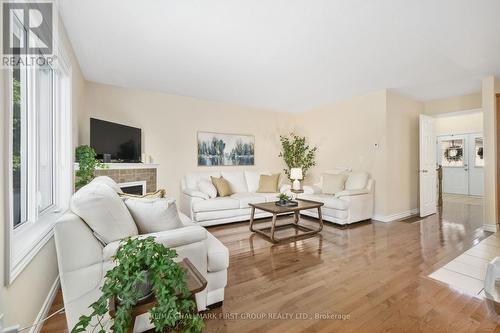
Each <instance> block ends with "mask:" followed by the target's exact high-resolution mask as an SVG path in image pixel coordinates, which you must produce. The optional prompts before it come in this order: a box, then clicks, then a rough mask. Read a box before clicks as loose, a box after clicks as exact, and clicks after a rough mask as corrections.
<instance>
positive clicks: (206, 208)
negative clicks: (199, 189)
mask: <svg viewBox="0 0 500 333" xmlns="http://www.w3.org/2000/svg"><path fill="white" fill-rule="evenodd" d="M238 208H240V202H239V201H238V200H236V199H232V198H230V197H217V198H214V199H208V200H202V201H197V202H194V203H193V212H195V213H197V212H211V211H217V210H226V209H238Z"/></svg>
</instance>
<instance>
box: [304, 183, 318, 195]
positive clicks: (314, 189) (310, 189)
mask: <svg viewBox="0 0 500 333" xmlns="http://www.w3.org/2000/svg"><path fill="white" fill-rule="evenodd" d="M302 189H303V190H304V194H318V193H321V187H319V186H318V185H305V186H303V187H302Z"/></svg>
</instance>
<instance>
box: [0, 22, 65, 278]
mask: <svg viewBox="0 0 500 333" xmlns="http://www.w3.org/2000/svg"><path fill="white" fill-rule="evenodd" d="M14 25H15V27H14V28H13V31H14V34H13V35H14V36H13V37H14V43H15V44H17V45H22V43H23V41H25V40H26V38H27V33H26V29H25V28H24V26H23V25H22V23H21V21H20V20H15V21H14ZM57 51H58V64H57V67H55V68H52V67H50V66H48V65H47V66H43V67H35V66H20V67H18V68H13V69H12V70H10V71H6V72H8V73H9V75H4V79H5V83H6V86H7V88H8V94H7V97H8V98H7V99H6V100H7V103H8V104H7V105H6V106H7V107H6V109H7V110H8V119H9V121H8V126H9V128H8V133H9V142H8V148H9V159H8V160H7V162H6V163H8V167H9V169H8V170H9V177H10V179H9V186H8V187H7V188H6V189H5V191H6V193H7V196H8V198H9V202H10V205H9V210H8V218H9V220H10V223H7V224H6V226H7V251H8V253H7V257H6V258H7V262H6V264H7V283H11V282H12V281H13V280H14V279H15V277H16V276H17V275H18V274H19V273H20V272H21V271H22V270H23V269H24V267H26V265H27V264H28V263H29V262H30V261H31V259H32V258H33V257H34V256H35V255H36V253H37V252H38V251H39V250H40V249H41V248H42V247H43V245H45V243H46V242H47V241H48V240H49V239H50V238H51V237H52V227H53V224H54V222H55V221H56V220H57V219H58V218H59V217H60V216H61V215H62V214H63V213H64V211H65V210H66V209H67V207H68V203H69V197H70V195H71V193H72V190H73V163H72V157H73V151H72V149H73V148H72V142H71V139H72V131H71V129H72V121H71V69H70V67H69V65H68V64H69V63H68V61H67V57H66V56H65V54H66V53H65V52H64V50H63V49H62V48H60V47H58V48H57ZM42 56H44V55H42Z"/></svg>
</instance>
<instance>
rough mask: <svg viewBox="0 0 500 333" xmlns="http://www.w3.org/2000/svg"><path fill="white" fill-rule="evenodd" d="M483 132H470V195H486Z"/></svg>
mask: <svg viewBox="0 0 500 333" xmlns="http://www.w3.org/2000/svg"><path fill="white" fill-rule="evenodd" d="M483 167H484V159H483V133H474V134H469V163H468V168H469V195H477V196H483V195H484V171H483Z"/></svg>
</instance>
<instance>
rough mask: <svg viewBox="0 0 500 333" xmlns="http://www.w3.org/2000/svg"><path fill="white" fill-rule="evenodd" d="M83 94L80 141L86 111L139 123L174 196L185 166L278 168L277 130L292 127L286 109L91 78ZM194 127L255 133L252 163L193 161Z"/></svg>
mask: <svg viewBox="0 0 500 333" xmlns="http://www.w3.org/2000/svg"><path fill="white" fill-rule="evenodd" d="M85 96H86V97H85V100H86V104H85V108H86V110H87V112H88V115H85V119H82V120H81V121H82V122H81V123H80V126H81V127H80V130H81V132H82V137H83V141H80V144H86V143H87V144H88V142H89V133H88V122H89V119H88V117H89V116H91V117H95V118H99V119H104V120H108V121H114V122H119V123H122V124H126V125H130V126H136V127H140V128H142V130H143V150H144V152H145V153H146V154H149V155H151V156H152V157H153V159H154V162H155V163H158V164H159V165H160V166H159V168H158V186H159V187H160V188H165V189H167V191H168V192H169V193H170V194H171V195H172V196H174V197H176V198H179V192H180V191H179V190H180V179H181V178H182V176H183V175H184V174H186V173H187V172H190V171H208V170H220V169H223V170H230V169H239V170H243V169H247V168H248V169H256V170H270V171H273V172H280V171H281V170H282V169H283V163H282V161H281V159H280V158H278V154H279V152H280V143H279V134H283V133H286V132H288V131H289V130H290V129H291V126H292V124H293V115H291V114H288V113H277V112H266V111H263V110H257V109H252V108H245V107H241V106H236V105H230V104H226V103H220V102H213V101H207V100H201V99H196V98H190V97H182V96H175V95H169V94H165V93H159V92H150V91H142V90H136V89H125V88H118V87H113V86H107V85H102V84H96V83H90V82H89V83H88V85H87V87H86V95H85ZM197 131H211V132H221V133H241V134H253V135H255V153H256V156H255V163H256V165H255V166H253V167H198V166H197V158H196V154H197V153H196V152H197V148H196V147H197V146H196V133H197Z"/></svg>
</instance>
